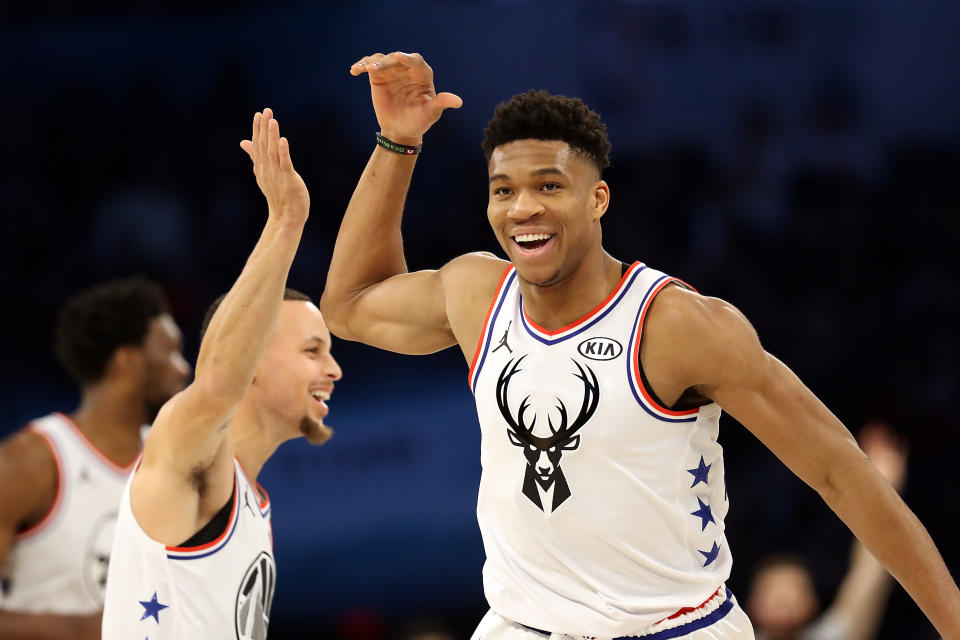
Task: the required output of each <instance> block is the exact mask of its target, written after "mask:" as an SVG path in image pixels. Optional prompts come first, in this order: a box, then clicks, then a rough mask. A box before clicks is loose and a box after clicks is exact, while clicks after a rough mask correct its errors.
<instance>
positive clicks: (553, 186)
mask: <svg viewBox="0 0 960 640" xmlns="http://www.w3.org/2000/svg"><path fill="white" fill-rule="evenodd" d="M540 189H542V190H543V191H559V190H560V185H559V184H557V183H556V182H544V183H543V186H542V187H540Z"/></svg>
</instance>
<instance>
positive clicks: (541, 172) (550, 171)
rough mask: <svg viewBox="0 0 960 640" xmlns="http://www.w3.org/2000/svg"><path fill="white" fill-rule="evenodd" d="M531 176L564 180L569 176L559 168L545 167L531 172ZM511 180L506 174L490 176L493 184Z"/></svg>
mask: <svg viewBox="0 0 960 640" xmlns="http://www.w3.org/2000/svg"><path fill="white" fill-rule="evenodd" d="M530 175H531V176H533V177H536V176H546V175H553V176H561V177H563V178H566V177H567V174H565V173H564V172H563V171H561V170H560V169H558V168H557V167H543V168H541V169H534V170H533V171H531V172H530ZM509 179H510V176H508V175H507V174H505V173H495V174H493V175H492V176H490V182H491V183H492V182H495V181H497V180H509Z"/></svg>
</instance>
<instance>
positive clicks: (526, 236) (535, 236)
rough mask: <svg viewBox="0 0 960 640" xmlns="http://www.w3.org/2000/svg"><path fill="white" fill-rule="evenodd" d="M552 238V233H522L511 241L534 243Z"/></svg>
mask: <svg viewBox="0 0 960 640" xmlns="http://www.w3.org/2000/svg"><path fill="white" fill-rule="evenodd" d="M552 237H553V234H552V233H523V234H520V235H518V236H513V239H514V240H516V241H517V242H536V241H537V240H549V239H550V238H552Z"/></svg>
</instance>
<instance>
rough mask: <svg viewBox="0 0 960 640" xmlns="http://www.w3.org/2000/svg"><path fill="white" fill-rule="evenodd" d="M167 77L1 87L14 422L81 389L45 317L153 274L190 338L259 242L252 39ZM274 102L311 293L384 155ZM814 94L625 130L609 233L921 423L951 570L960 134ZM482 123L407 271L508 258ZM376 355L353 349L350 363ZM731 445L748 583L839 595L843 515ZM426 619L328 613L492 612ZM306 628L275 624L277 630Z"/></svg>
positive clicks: (915, 449)
mask: <svg viewBox="0 0 960 640" xmlns="http://www.w3.org/2000/svg"><path fill="white" fill-rule="evenodd" d="M28 17H30V16H28ZM33 17H34V18H35V17H36V16H33ZM50 37H51V38H52V37H53V35H51V36H50ZM347 62H348V61H346V60H345V62H344V65H343V67H344V70H345V69H346V64H347ZM162 75H163V74H161V73H160V70H159V69H151V68H144V69H142V70H140V72H139V73H137V74H136V77H137V80H136V82H134V83H133V84H132V85H131V86H127V85H124V86H122V87H121V89H122V90H118V91H115V92H114V91H109V90H104V89H103V88H102V87H97V86H93V85H91V84H89V83H87V82H85V81H84V80H83V79H82V78H78V79H76V80H73V81H72V80H70V79H69V78H68V79H66V80H65V81H64V82H62V83H60V84H59V85H58V86H56V87H54V88H50V87H45V88H44V90H43V91H41V92H38V93H37V95H42V96H43V98H42V99H38V98H36V97H35V96H34V94H33V93H32V92H31V90H30V87H19V88H17V90H14V91H11V92H10V93H9V94H8V95H7V97H6V98H5V99H4V100H2V101H0V121H2V122H3V123H4V125H5V126H4V133H3V135H0V212H2V215H3V220H4V223H5V227H6V238H7V242H6V243H5V246H4V250H3V251H0V273H2V274H3V276H2V285H0V307H2V309H3V310H4V313H3V314H2V319H0V323H2V331H0V336H2V337H0V350H2V352H3V353H4V354H6V355H5V357H4V360H5V362H7V363H8V366H7V367H5V368H4V370H3V371H2V372H0V388H2V391H0V401H2V405H3V406H2V407H0V418H2V420H3V424H2V425H0V435H3V434H6V433H8V432H10V431H12V430H13V429H15V428H17V427H19V426H20V424H18V423H16V421H17V420H24V419H27V418H30V417H32V414H34V413H36V412H35V411H34V406H35V405H36V404H37V400H38V399H40V398H45V397H48V396H49V395H50V394H51V393H56V394H60V396H61V397H67V398H69V397H70V396H69V395H68V392H67V391H64V389H67V388H68V384H67V382H66V378H65V376H64V375H63V374H62V373H61V372H59V371H58V370H57V368H56V365H55V364H54V362H53V359H52V357H51V355H50V349H51V347H50V336H51V329H52V324H53V320H54V317H55V312H56V310H57V309H58V308H59V307H60V305H62V303H63V301H64V300H65V299H66V298H67V297H68V296H69V295H70V294H71V293H73V292H75V291H76V290H77V289H79V288H81V287H84V286H87V285H89V284H92V283H94V282H97V281H99V280H103V279H105V278H108V277H113V276H118V275H126V274H130V273H143V274H145V275H148V276H150V277H152V278H154V279H156V280H157V281H159V282H160V283H161V284H162V285H163V287H164V289H165V291H166V293H167V295H168V296H169V298H170V300H171V303H172V311H173V315H174V316H175V317H176V318H177V320H178V322H179V323H180V324H181V326H182V327H183V328H184V333H185V336H186V344H187V347H186V353H187V354H188V356H189V357H192V355H193V354H195V352H196V346H197V340H196V335H197V329H198V325H199V322H200V319H201V316H202V311H203V309H204V308H206V306H207V305H208V304H209V302H210V301H211V300H212V299H213V298H214V297H215V296H216V295H218V294H219V293H222V292H223V291H225V290H226V288H227V287H228V286H229V284H230V282H231V281H232V279H233V278H234V277H235V274H236V273H237V272H238V271H239V269H240V267H241V264H242V261H243V260H244V258H245V256H246V255H247V254H248V252H249V250H250V248H251V246H252V244H253V241H254V239H255V238H256V235H257V233H258V230H259V228H260V226H261V223H262V220H263V205H262V202H261V199H260V196H259V194H258V193H257V191H256V187H255V184H254V181H253V180H252V179H251V177H250V175H249V162H248V160H247V158H246V156H245V155H244V154H243V153H242V152H241V151H240V149H239V146H238V142H239V140H240V139H241V137H243V136H245V135H246V133H247V127H248V122H249V119H250V114H252V113H253V111H254V110H256V109H258V108H261V107H263V106H268V105H264V104H259V103H257V101H258V100H260V99H261V96H260V93H259V92H258V91H257V90H256V88H255V86H254V82H253V79H252V78H251V77H250V75H249V74H248V73H247V71H246V69H245V68H244V66H243V64H242V62H241V60H240V59H239V58H238V59H230V57H229V56H223V57H222V59H221V62H220V63H219V64H218V66H217V68H216V70H215V72H214V73H213V74H211V76H210V77H209V79H208V80H209V81H208V82H206V83H205V84H204V86H203V87H202V88H200V89H198V90H192V91H191V92H190V95H189V98H188V99H182V98H180V97H174V95H173V94H174V92H173V91H172V90H171V87H170V86H169V85H170V84H171V83H173V82H175V81H172V80H170V78H169V76H165V79H164V80H163V81H162V82H161V81H160V80H158V78H160V77H161V76H162ZM36 82H37V83H42V82H43V78H36ZM451 84H452V82H451ZM454 90H455V88H454ZM357 91H358V92H362V91H364V88H363V87H357ZM507 97H509V96H507V95H503V96H502V98H504V99H505V98H507ZM584 98H585V99H586V100H587V102H588V103H589V102H590V96H589V95H585V96H584ZM269 106H273V107H275V108H276V109H277V113H278V117H279V119H280V120H281V121H283V122H284V127H285V131H287V132H289V135H290V138H291V141H292V144H291V150H292V154H293V156H294V159H295V162H296V164H297V166H298V169H299V170H300V173H301V174H302V175H303V176H304V178H305V180H306V182H307V184H308V186H309V188H310V190H311V195H312V202H313V211H312V214H311V220H310V222H309V226H308V231H307V233H306V235H305V236H304V240H303V243H302V246H301V249H300V252H299V254H298V258H297V263H296V265H295V268H294V271H293V275H292V282H291V284H293V285H294V286H296V287H298V288H302V289H304V290H306V291H308V292H310V293H311V294H314V295H318V294H319V293H320V291H322V285H323V278H324V274H325V272H326V265H327V263H328V260H329V256H330V253H331V250H332V246H333V240H334V237H335V234H336V230H337V228H338V226H339V221H340V215H341V213H342V211H343V210H344V208H345V206H346V203H347V201H348V199H349V197H350V194H351V192H352V189H353V186H354V184H355V182H356V179H357V177H358V176H359V174H360V171H361V169H362V167H363V164H364V163H365V161H366V158H367V155H368V154H369V152H370V151H372V149H373V136H372V130H373V127H374V123H373V119H372V114H371V113H367V114H364V115H363V117H358V118H357V121H356V122H343V121H341V120H340V119H339V116H338V113H337V111H336V110H334V109H332V108H331V107H330V106H329V103H327V102H325V101H323V100H315V101H313V102H310V103H309V104H305V105H298V107H297V108H296V109H290V115H289V116H287V117H285V112H284V105H282V104H279V105H277V104H272V105H269ZM795 111H798V112H799V113H801V114H802V117H799V118H796V117H787V115H786V114H785V113H784V112H783V109H782V108H781V107H780V106H778V103H777V102H775V101H773V100H769V99H766V97H765V96H763V95H762V93H758V95H756V96H750V95H748V96H743V97H742V101H741V106H740V108H739V109H738V110H737V111H736V115H735V117H734V118H732V120H731V121H730V122H729V123H727V124H728V126H727V129H726V132H725V135H726V136H728V138H729V142H728V144H725V145H723V146H722V151H718V150H717V147H716V145H711V144H707V143H706V142H704V141H699V140H698V139H696V138H689V139H687V138H681V137H677V138H674V139H671V140H667V141H663V142H657V143H654V144H646V145H639V146H637V145H633V146H631V145H623V144H618V140H617V139H616V137H614V138H613V140H612V142H613V152H612V159H613V165H612V167H611V168H610V169H609V170H608V172H607V174H606V175H605V178H606V180H607V181H608V182H609V184H610V185H611V193H612V205H611V208H610V211H609V212H608V214H607V216H606V217H605V218H604V223H603V224H604V226H603V229H604V233H605V238H604V242H605V245H606V247H607V249H608V251H610V252H611V253H612V254H613V255H614V256H616V257H618V258H620V259H622V260H624V261H627V262H630V261H632V260H641V261H643V262H647V263H649V264H651V265H653V266H655V267H657V268H659V269H662V270H664V271H667V272H670V273H673V274H675V275H677V276H680V277H682V278H683V279H685V280H686V281H688V282H690V283H691V284H692V285H694V286H695V287H696V288H697V289H699V290H700V291H701V292H702V293H705V294H708V295H714V296H718V297H722V298H724V299H727V300H729V301H731V302H733V303H734V304H735V305H737V306H738V307H739V308H740V309H741V310H743V311H744V313H745V314H746V315H747V317H748V318H750V320H751V321H752V322H753V324H754V325H755V326H756V328H757V330H758V333H759V334H760V337H761V340H762V341H763V343H764V345H765V347H766V348H767V350H768V351H770V352H771V353H773V354H774V355H776V356H777V357H779V358H780V359H782V360H783V361H785V362H786V363H788V364H789V365H790V366H791V368H793V369H794V370H795V371H796V372H797V373H798V375H799V376H800V377H801V379H803V380H804V381H805V382H806V383H807V384H808V385H809V386H810V387H811V388H812V389H813V390H814V392H815V393H817V394H818V396H819V397H820V398H821V399H823V400H824V402H825V403H826V404H827V405H828V406H829V407H830V408H831V409H832V410H833V411H834V412H835V413H836V414H837V415H838V416H839V417H840V418H841V419H842V420H843V421H844V422H845V423H846V424H847V425H848V426H850V427H851V429H856V428H858V427H859V425H862V424H865V423H867V422H869V421H871V420H880V421H884V422H886V423H888V424H890V425H892V427H893V430H894V431H897V432H900V433H901V434H902V435H906V436H908V438H909V441H910V443H911V450H910V455H911V460H912V461H920V463H919V464H912V465H911V467H910V474H909V479H908V481H907V482H906V484H905V488H904V490H903V495H904V498H905V499H906V501H907V502H908V504H909V505H910V506H911V508H912V509H913V510H914V511H915V512H916V513H917V515H918V517H919V518H920V519H921V521H923V522H924V523H925V524H926V526H927V527H928V529H929V530H930V531H931V533H932V535H933V537H934V539H935V540H936V541H937V542H938V544H939V546H940V549H941V551H942V552H943V553H944V555H945V559H946V561H947V565H948V566H950V567H952V568H953V569H954V572H956V571H957V568H958V567H960V548H958V547H957V545H955V544H952V543H951V541H952V540H953V539H955V535H956V527H957V525H958V523H960V502H958V501H957V500H956V499H955V493H956V490H957V487H958V483H957V480H956V475H955V472H954V469H955V467H956V453H955V452H956V451H958V450H960V431H958V430H957V428H956V417H955V409H954V407H955V405H956V402H957V400H958V398H957V391H956V390H957V388H958V382H960V338H958V335H960V334H958V332H957V330H956V318H957V317H958V316H960V258H958V256H960V251H958V239H960V182H958V181H957V179H956V176H957V175H958V174H960V145H958V144H957V141H956V140H951V139H948V138H945V139H930V138H924V139H897V138H889V137H882V136H878V135H876V133H875V132H874V131H873V129H872V128H871V123H870V103H869V100H868V99H867V97H866V96H864V95H862V94H861V93H860V92H858V90H857V85H856V83H855V82H852V81H851V79H850V78H849V77H848V76H846V75H844V74H838V73H824V74H823V75H822V77H821V79H820V81H819V82H818V83H817V84H816V85H815V86H814V87H813V88H812V89H811V91H810V94H809V96H808V100H807V102H806V103H805V104H803V105H799V107H798V108H797V109H796V110H795ZM601 115H603V114H602V113H601ZM465 126H466V125H465V124H464V123H463V122H458V121H457V119H456V118H450V119H448V120H446V121H444V122H442V123H441V124H440V125H438V127H437V131H435V132H431V134H430V135H429V137H428V139H427V140H426V141H425V151H424V154H423V157H422V159H421V161H420V167H419V168H418V173H417V175H416V176H415V178H414V185H413V188H412V192H411V194H410V198H409V201H408V207H407V211H408V215H407V218H406V220H405V240H406V243H407V246H408V260H409V263H410V266H411V267H412V268H423V267H436V266H439V265H440V264H442V263H443V262H444V261H445V260H447V259H449V258H450V257H453V256H455V255H458V254H460V253H462V252H465V251H472V250H492V251H498V248H497V247H496V246H495V240H494V238H493V235H492V233H491V232H490V231H489V229H488V227H487V223H486V219H485V202H486V173H485V168H484V164H483V158H482V154H481V152H480V147H479V142H480V139H481V137H482V134H481V128H482V123H477V122H471V123H470V125H469V126H470V129H471V130H470V131H467V132H464V131H462V129H463V128H464V127H465ZM455 128H456V129H458V130H459V131H458V132H457V134H456V135H452V134H450V132H451V131H452V130H453V129H455ZM448 134H449V135H448ZM461 140H468V141H469V140H472V141H473V142H470V143H469V144H465V145H464V144H460V141H461ZM361 357H362V354H361ZM363 367H364V362H363V361H362V360H356V359H355V360H352V361H348V362H344V368H345V369H346V370H347V372H348V375H347V378H348V380H349V379H350V377H351V375H350V372H351V371H362V370H363ZM454 375H461V372H460V371H459V370H457V371H455V372H454ZM353 377H354V378H355V379H360V378H361V376H360V375H355V376H353ZM345 384H346V383H345ZM50 389H54V390H55V391H50ZM721 443H722V444H723V445H724V447H725V451H726V456H727V464H726V467H727V469H728V470H729V471H728V473H729V477H728V478H727V482H728V486H729V494H730V495H731V499H732V504H733V508H732V509H731V511H730V515H729V516H728V517H727V531H728V537H729V539H730V540H731V545H732V547H733V549H734V553H735V559H736V560H735V568H734V577H733V578H732V579H731V581H730V586H731V588H732V589H733V591H734V592H735V593H739V594H742V595H741V599H745V598H746V597H747V594H748V592H749V580H750V576H751V568H752V566H753V565H755V563H757V562H758V561H759V560H760V559H761V558H763V557H765V556H767V555H768V554H770V553H773V552H778V551H790V552H791V553H793V554H796V555H797V556H799V557H801V558H803V564H804V566H806V567H807V568H808V574H807V575H808V576H809V586H810V588H811V589H812V590H813V591H814V592H815V594H816V596H817V599H818V600H819V601H820V602H830V601H831V600H832V598H833V595H834V593H835V592H836V590H837V589H838V587H839V585H840V584H841V582H842V580H843V578H844V576H845V575H846V570H847V566H848V558H849V551H850V544H851V539H850V536H849V533H848V532H847V530H846V529H845V527H843V525H842V524H841V523H840V522H839V521H837V520H836V518H834V517H833V516H832V515H831V514H830V512H829V510H828V509H827V508H826V507H825V506H824V505H823V504H822V502H821V501H820V499H819V497H818V496H816V495H815V494H813V492H812V491H809V490H807V489H806V487H805V486H803V485H802V484H801V483H800V482H799V481H798V480H796V479H795V478H794V477H793V476H792V474H790V472H789V471H787V470H786V469H785V468H783V466H782V465H781V464H780V463H779V462H778V461H777V460H776V459H775V458H773V456H772V455H770V454H769V453H768V452H767V451H766V450H765V449H764V448H763V447H762V445H760V444H759V443H758V442H756V441H755V440H754V439H753V438H752V437H750V436H749V435H748V434H746V432H745V431H744V430H743V429H741V428H740V427H739V426H737V425H735V423H733V422H732V421H729V422H727V423H725V425H724V430H723V431H722V432H721ZM865 499H869V498H868V497H865ZM465 579H466V580H472V581H476V580H478V576H469V577H466V578H465ZM397 588H399V589H402V588H404V586H403V585H398V587H397ZM482 604H483V603H477V610H476V611H477V612H479V611H482V609H483V607H482ZM815 608H816V607H812V608H811V614H810V615H811V616H812V615H813V613H812V611H813V609H815ZM414 613H416V612H411V615H413V614H414ZM433 613H438V614H440V615H441V616H446V618H447V622H441V621H439V620H433V619H430V618H427V619H411V620H409V621H407V622H406V623H405V624H406V626H402V628H401V626H400V623H401V622H403V621H402V620H397V619H396V616H385V615H380V614H378V613H377V612H376V611H373V612H372V613H364V612H354V613H350V614H344V616H343V618H342V619H340V620H327V621H324V622H322V625H326V627H324V628H325V629H326V631H325V633H327V634H328V636H324V637H342V638H349V639H351V640H375V639H379V638H386V637H388V636H390V634H393V636H391V637H396V638H401V639H405V640H448V639H451V638H461V637H465V636H464V633H465V632H466V630H468V629H470V628H472V626H473V624H475V622H476V619H478V618H479V616H477V617H476V618H475V619H473V618H471V616H472V615H474V614H475V613H476V612H474V611H467V612H463V611H457V612H443V611H441V612H433ZM917 620H918V613H917V611H916V608H915V606H914V605H913V604H912V603H910V602H909V600H908V599H907V598H906V597H905V596H904V595H903V594H902V593H900V592H894V594H893V596H892V597H891V601H890V606H889V610H888V612H887V614H886V619H885V622H884V624H883V627H882V629H881V631H880V632H879V634H878V635H877V637H879V638H902V637H909V638H924V637H930V635H929V634H931V633H932V631H930V629H929V627H928V626H926V624H925V623H924V622H922V620H921V621H920V622H917ZM314 622H315V621H314ZM310 624H313V622H311V623H310ZM311 628H314V629H315V628H316V626H313V627H311V626H308V623H307V622H305V621H295V620H290V621H284V620H277V621H276V622H275V624H274V625H273V626H272V629H273V631H272V634H271V637H273V636H274V634H275V635H276V637H278V638H282V637H286V636H285V635H284V633H285V630H286V632H289V633H294V632H298V631H299V630H309V629H311ZM924 634H926V635H924ZM771 637H774V636H771Z"/></svg>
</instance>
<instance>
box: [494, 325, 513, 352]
mask: <svg viewBox="0 0 960 640" xmlns="http://www.w3.org/2000/svg"><path fill="white" fill-rule="evenodd" d="M512 324H513V320H511V321H510V322H508V323H507V328H506V330H505V331H504V332H503V337H502V338H500V344H498V345H497V348H496V349H494V350H493V351H491V352H490V353H496V352H497V351H499V350H500V347H506V348H507V351H509V352H510V353H513V349H511V348H510V345H509V344H507V334H509V333H510V325H512Z"/></svg>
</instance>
